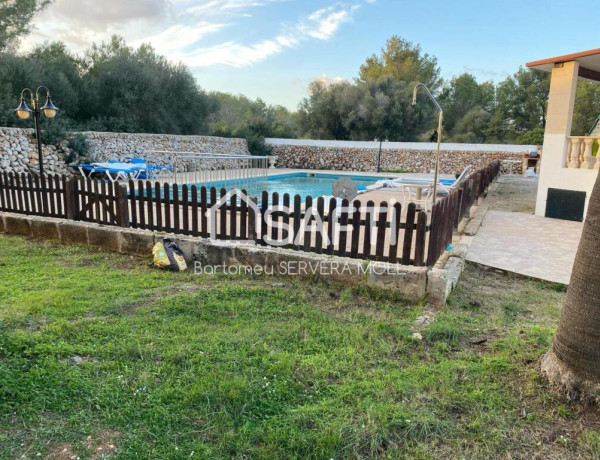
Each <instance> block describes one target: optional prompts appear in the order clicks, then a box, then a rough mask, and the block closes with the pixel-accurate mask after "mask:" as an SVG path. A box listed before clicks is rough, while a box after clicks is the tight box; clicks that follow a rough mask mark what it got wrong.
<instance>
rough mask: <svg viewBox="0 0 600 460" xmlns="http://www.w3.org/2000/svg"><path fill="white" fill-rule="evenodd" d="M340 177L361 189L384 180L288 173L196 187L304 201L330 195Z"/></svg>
mask: <svg viewBox="0 0 600 460" xmlns="http://www.w3.org/2000/svg"><path fill="white" fill-rule="evenodd" d="M341 177H347V178H350V179H353V180H354V181H355V182H356V185H357V186H363V187H366V186H367V185H371V184H374V183H375V182H377V181H378V180H381V179H384V178H383V177H375V176H353V175H350V174H320V173H289V174H277V175H272V176H267V178H266V181H265V180H263V179H262V178H256V179H246V180H245V181H244V182H243V183H238V182H237V181H221V182H208V183H205V184H196V185H198V186H205V187H216V188H217V189H220V188H222V187H224V188H226V189H231V188H242V187H243V188H246V191H247V192H248V195H250V196H260V194H261V193H262V191H263V190H266V191H267V192H269V195H270V194H272V193H273V192H277V193H279V195H280V196H282V195H283V194H284V193H289V194H290V198H292V199H293V197H294V195H296V194H297V195H300V198H301V200H302V201H304V200H305V199H306V197H307V196H312V197H315V198H316V197H319V196H323V195H331V194H332V192H333V184H334V183H335V181H336V180H338V179H339V178H341Z"/></svg>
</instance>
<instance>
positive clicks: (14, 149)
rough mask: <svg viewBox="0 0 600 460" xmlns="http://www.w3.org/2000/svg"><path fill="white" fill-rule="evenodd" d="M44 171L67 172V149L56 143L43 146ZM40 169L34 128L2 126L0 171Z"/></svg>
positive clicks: (0, 132)
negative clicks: (65, 159)
mask: <svg viewBox="0 0 600 460" xmlns="http://www.w3.org/2000/svg"><path fill="white" fill-rule="evenodd" d="M42 152H43V156H44V172H47V173H51V174H54V173H59V174H62V173H66V172H67V168H66V166H65V162H64V161H63V158H64V155H65V151H64V150H63V149H62V148H59V147H56V146H54V145H52V146H48V145H45V146H43V148H42ZM30 168H31V169H33V170H35V171H37V170H38V153H37V144H36V142H35V138H34V134H33V129H20V128H0V171H6V172H17V173H21V172H28V171H29V169H30Z"/></svg>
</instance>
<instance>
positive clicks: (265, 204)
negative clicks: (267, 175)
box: [260, 190, 269, 246]
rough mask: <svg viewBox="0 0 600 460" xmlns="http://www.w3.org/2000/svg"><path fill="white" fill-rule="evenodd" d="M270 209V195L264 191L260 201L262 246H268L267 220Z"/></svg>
mask: <svg viewBox="0 0 600 460" xmlns="http://www.w3.org/2000/svg"><path fill="white" fill-rule="evenodd" d="M268 208H269V193H268V192H267V191H266V190H263V192H262V196H261V200H260V244H262V245H263V246H264V245H266V244H267V243H266V241H265V238H266V237H267V231H268V225H267V222H266V220H265V215H266V213H267V209H268Z"/></svg>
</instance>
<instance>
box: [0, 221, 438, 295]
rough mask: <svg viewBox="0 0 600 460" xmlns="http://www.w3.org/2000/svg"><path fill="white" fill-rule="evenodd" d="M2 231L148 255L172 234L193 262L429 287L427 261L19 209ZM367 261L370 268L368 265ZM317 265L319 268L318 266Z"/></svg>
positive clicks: (415, 291) (408, 288)
mask: <svg viewBox="0 0 600 460" xmlns="http://www.w3.org/2000/svg"><path fill="white" fill-rule="evenodd" d="M0 232H3V233H7V234H10V235H19V236H25V237H32V238H40V239H53V240H58V241H60V242H62V243H67V244H73V243H74V244H82V245H89V246H96V247H101V248H104V249H108V250H110V251H115V252H120V253H124V254H132V255H137V256H146V257H149V256H150V254H151V253H152V248H153V246H154V244H155V243H156V242H157V241H160V240H162V238H164V237H166V236H168V237H169V238H172V239H174V240H175V241H176V242H177V244H178V245H179V247H180V248H181V250H182V251H183V253H184V256H185V258H186V260H187V261H188V262H189V263H190V264H196V263H199V264H201V266H259V267H262V268H263V270H264V271H266V272H267V273H277V274H283V275H285V274H286V273H285V270H287V267H288V263H292V264H295V265H294V266H298V267H300V266H301V265H304V266H305V267H307V272H306V273H304V274H302V275H301V277H302V278H327V279H331V280H334V281H337V282H342V283H344V284H349V285H368V286H373V287H379V288H383V289H391V290H394V291H397V292H399V293H400V294H401V295H402V296H403V297H404V298H406V299H407V300H409V301H415V302H419V301H421V300H422V299H423V298H424V297H425V295H426V294H427V293H428V287H427V285H428V274H427V272H428V269H427V267H414V266H407V265H398V264H390V263H387V262H367V261H364V260H357V259H350V258H346V257H337V256H328V255H323V254H314V253H308V252H300V251H293V250H289V249H281V248H274V247H262V246H255V245H251V244H247V243H243V242H235V241H213V240H208V239H204V238H193V237H187V236H181V235H171V234H165V233H159V232H152V231H149V230H139V229H132V228H121V227H112V226H105V225H100V224H94V223H88V222H79V221H70V220H64V219H56V218H51V217H39V216H28V215H23V214H14V213H0ZM282 264H283V265H282ZM367 264H368V265H369V267H370V270H366V265H367ZM315 267H316V268H315ZM342 267H343V270H341V268H342ZM336 269H337V270H336ZM313 270H317V271H316V272H313ZM282 271H283V272H282Z"/></svg>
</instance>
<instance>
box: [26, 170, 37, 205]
mask: <svg viewBox="0 0 600 460" xmlns="http://www.w3.org/2000/svg"><path fill="white" fill-rule="evenodd" d="M27 179H28V180H27V182H28V185H29V207H30V209H31V212H32V213H33V214H39V212H40V210H39V209H38V207H37V201H36V199H35V189H34V187H33V175H32V174H29V177H28V178H27Z"/></svg>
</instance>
